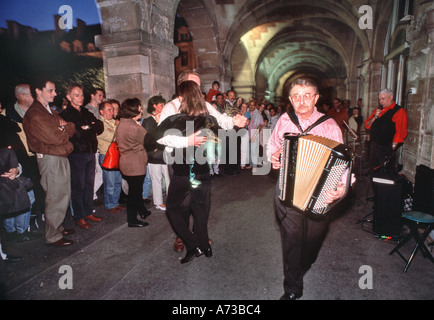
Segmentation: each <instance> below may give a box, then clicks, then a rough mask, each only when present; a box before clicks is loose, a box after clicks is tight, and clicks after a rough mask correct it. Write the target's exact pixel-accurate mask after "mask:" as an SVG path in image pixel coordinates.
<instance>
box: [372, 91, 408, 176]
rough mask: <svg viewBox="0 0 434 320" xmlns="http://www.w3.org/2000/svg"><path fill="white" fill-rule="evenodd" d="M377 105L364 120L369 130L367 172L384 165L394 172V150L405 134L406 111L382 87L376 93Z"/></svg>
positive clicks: (402, 141)
mask: <svg viewBox="0 0 434 320" xmlns="http://www.w3.org/2000/svg"><path fill="white" fill-rule="evenodd" d="M378 102H379V106H378V108H376V109H375V110H374V111H373V112H372V114H371V115H370V116H369V117H368V118H367V119H366V121H365V128H366V129H368V130H370V152H369V171H370V172H369V173H370V175H371V176H372V175H373V174H374V171H375V170H377V169H379V168H381V167H382V166H384V169H385V171H386V172H388V173H391V174H393V173H395V171H396V169H395V152H394V151H395V150H396V149H397V148H399V146H400V145H401V144H403V143H404V139H405V137H406V136H407V111H406V110H405V109H404V108H403V107H401V106H399V105H397V104H396V103H395V100H394V97H393V91H392V90H390V89H383V90H381V91H380V93H379V95H378Z"/></svg>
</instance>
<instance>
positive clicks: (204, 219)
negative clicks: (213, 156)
mask: <svg viewBox="0 0 434 320" xmlns="http://www.w3.org/2000/svg"><path fill="white" fill-rule="evenodd" d="M195 178H196V180H197V181H199V182H200V185H199V186H197V187H193V186H192V185H191V183H190V177H189V176H177V175H173V176H172V178H171V180H170V186H169V190H168V193H167V201H166V208H167V211H166V213H167V217H168V218H169V221H170V223H171V225H172V228H173V230H174V231H175V233H176V234H177V235H178V236H179V237H180V238H181V239H182V241H183V242H184V244H185V246H186V247H187V250H191V249H194V248H195V247H200V248H202V249H206V248H207V247H208V217H209V209H210V199H211V198H210V195H211V185H210V177H209V173H207V174H203V175H196V177H195ZM190 213H191V214H192V216H193V229H192V230H190V228H189V221H190V219H189V216H190Z"/></svg>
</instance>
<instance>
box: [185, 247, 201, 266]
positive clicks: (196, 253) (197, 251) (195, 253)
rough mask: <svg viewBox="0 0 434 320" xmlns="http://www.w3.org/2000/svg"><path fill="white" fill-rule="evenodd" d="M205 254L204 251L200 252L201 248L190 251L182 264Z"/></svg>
mask: <svg viewBox="0 0 434 320" xmlns="http://www.w3.org/2000/svg"><path fill="white" fill-rule="evenodd" d="M203 253H204V252H203V251H202V250H200V248H199V247H196V248H194V249H191V250H188V251H187V254H186V255H185V257H184V258H183V259H182V260H181V264H183V263H187V262H190V261H191V260H193V259H194V258H195V257H199V256H201V255H203Z"/></svg>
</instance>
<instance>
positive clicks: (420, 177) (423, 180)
mask: <svg viewBox="0 0 434 320" xmlns="http://www.w3.org/2000/svg"><path fill="white" fill-rule="evenodd" d="M413 199H414V201H413V208H412V211H406V212H403V213H402V214H401V215H402V217H403V219H404V224H406V225H408V227H409V228H410V233H409V234H408V235H407V236H405V238H404V239H403V240H401V241H400V242H399V243H398V245H397V246H396V247H395V248H394V249H393V250H392V251H391V252H390V253H389V254H390V255H391V254H393V253H395V252H396V253H398V255H399V256H400V257H401V258H402V259H403V260H404V261H405V262H406V265H405V267H404V272H407V270H408V267H409V266H410V264H411V262H412V261H413V258H414V256H415V255H416V253H417V252H418V251H419V250H420V251H421V252H422V255H423V256H424V257H425V258H428V259H429V260H431V262H433V263H434V258H433V256H432V255H431V253H430V252H429V250H428V248H427V246H426V244H425V241H426V239H427V237H428V235H429V234H430V232H431V230H433V228H434V169H430V168H428V167H427V166H424V165H419V166H417V168H416V177H415V185H414V194H413ZM421 228H425V231H423V232H422V233H420V232H419V229H421ZM412 238H413V239H414V240H415V241H416V246H415V247H414V249H413V251H412V253H411V255H410V257H409V258H408V259H406V258H405V257H404V256H403V255H402V254H401V252H399V251H398V250H399V249H400V248H402V246H403V245H405V244H406V243H407V242H408V241H409V240H410V239H412Z"/></svg>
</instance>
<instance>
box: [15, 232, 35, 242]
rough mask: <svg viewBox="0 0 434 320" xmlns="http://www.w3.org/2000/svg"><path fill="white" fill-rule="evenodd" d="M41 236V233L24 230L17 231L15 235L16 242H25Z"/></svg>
mask: <svg viewBox="0 0 434 320" xmlns="http://www.w3.org/2000/svg"><path fill="white" fill-rule="evenodd" d="M41 237H42V233H37V232H30V231H27V230H26V231H24V232H23V233H18V234H17V235H16V237H15V241H16V242H27V241H32V240H36V239H39V238H41Z"/></svg>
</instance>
